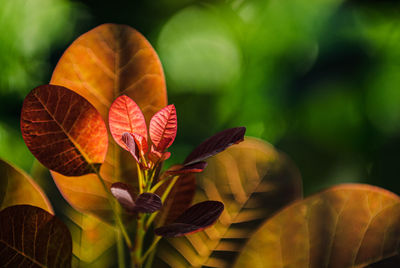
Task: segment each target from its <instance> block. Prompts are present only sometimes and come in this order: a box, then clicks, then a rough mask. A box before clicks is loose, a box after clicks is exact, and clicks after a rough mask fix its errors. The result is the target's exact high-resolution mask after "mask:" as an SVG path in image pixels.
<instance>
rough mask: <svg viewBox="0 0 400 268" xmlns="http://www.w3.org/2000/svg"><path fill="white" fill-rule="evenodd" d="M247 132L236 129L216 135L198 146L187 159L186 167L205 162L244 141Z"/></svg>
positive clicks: (242, 128)
mask: <svg viewBox="0 0 400 268" xmlns="http://www.w3.org/2000/svg"><path fill="white" fill-rule="evenodd" d="M245 132H246V128H245V127H236V128H230V129H226V130H224V131H221V132H219V133H217V134H215V135H214V136H212V137H210V138H208V139H207V140H205V141H204V142H202V143H201V144H200V145H199V146H197V147H196V149H194V150H193V152H192V153H191V154H190V155H189V156H188V157H187V158H186V159H185V162H184V165H190V164H193V163H196V162H200V161H202V160H205V159H207V158H208V157H210V156H213V155H215V154H217V153H219V152H222V151H223V150H225V149H226V148H228V147H229V146H231V145H233V144H236V143H239V142H241V141H243V140H244V133H245Z"/></svg>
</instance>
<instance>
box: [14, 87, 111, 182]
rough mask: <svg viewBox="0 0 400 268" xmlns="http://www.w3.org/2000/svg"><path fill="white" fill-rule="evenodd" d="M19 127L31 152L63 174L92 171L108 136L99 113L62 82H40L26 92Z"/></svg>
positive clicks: (74, 174)
mask: <svg viewBox="0 0 400 268" xmlns="http://www.w3.org/2000/svg"><path fill="white" fill-rule="evenodd" d="M21 131H22V137H23V138H24V141H25V143H26V145H27V147H28V148H29V150H30V151H31V152H32V154H33V155H34V156H35V157H36V158H37V159H38V160H39V161H40V162H41V163H42V164H43V165H44V166H46V167H47V168H49V169H51V170H54V171H56V172H59V173H61V174H63V175H68V176H81V175H85V174H88V173H94V172H95V170H96V169H97V168H98V167H99V165H101V164H102V163H103V162H104V159H105V157H106V153H107V143H108V136H107V129H106V126H105V124H104V121H103V119H102V118H101V116H100V114H99V113H98V112H97V111H96V109H95V108H94V107H93V106H92V105H91V104H90V103H89V102H88V101H86V100H85V99H84V98H82V97H81V96H79V95H78V94H76V93H75V92H73V91H71V90H69V89H67V88H65V87H62V86H55V85H43V86H39V87H37V88H35V89H33V90H32V91H31V92H30V93H29V94H28V95H27V96H26V98H25V100H24V104H23V107H22V112H21Z"/></svg>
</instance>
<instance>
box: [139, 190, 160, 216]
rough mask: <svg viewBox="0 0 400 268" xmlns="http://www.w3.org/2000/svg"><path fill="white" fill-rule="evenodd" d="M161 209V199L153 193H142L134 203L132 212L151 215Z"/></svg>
mask: <svg viewBox="0 0 400 268" xmlns="http://www.w3.org/2000/svg"><path fill="white" fill-rule="evenodd" d="M161 207H162V202H161V198H160V197H159V196H158V195H156V194H153V193H143V194H140V195H139V196H138V198H137V199H136V201H135V207H134V211H136V212H141V213H153V212H155V211H157V210H159V209H160V208H161Z"/></svg>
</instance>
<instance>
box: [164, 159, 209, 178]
mask: <svg viewBox="0 0 400 268" xmlns="http://www.w3.org/2000/svg"><path fill="white" fill-rule="evenodd" d="M206 166H207V162H204V161H201V162H196V163H193V164H190V165H184V166H183V167H181V168H180V169H178V170H168V171H167V173H168V174H171V175H175V174H185V173H199V172H202V171H203V170H204V169H205V168H206Z"/></svg>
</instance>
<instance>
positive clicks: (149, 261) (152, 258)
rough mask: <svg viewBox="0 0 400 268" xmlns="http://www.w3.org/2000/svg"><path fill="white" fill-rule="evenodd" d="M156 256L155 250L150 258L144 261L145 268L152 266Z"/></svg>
mask: <svg viewBox="0 0 400 268" xmlns="http://www.w3.org/2000/svg"><path fill="white" fill-rule="evenodd" d="M155 255H156V250H155V248H154V250H153V251H152V252H151V253H150V256H149V257H148V258H147V261H146V266H145V268H151V265H152V264H153V260H154V256H155Z"/></svg>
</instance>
